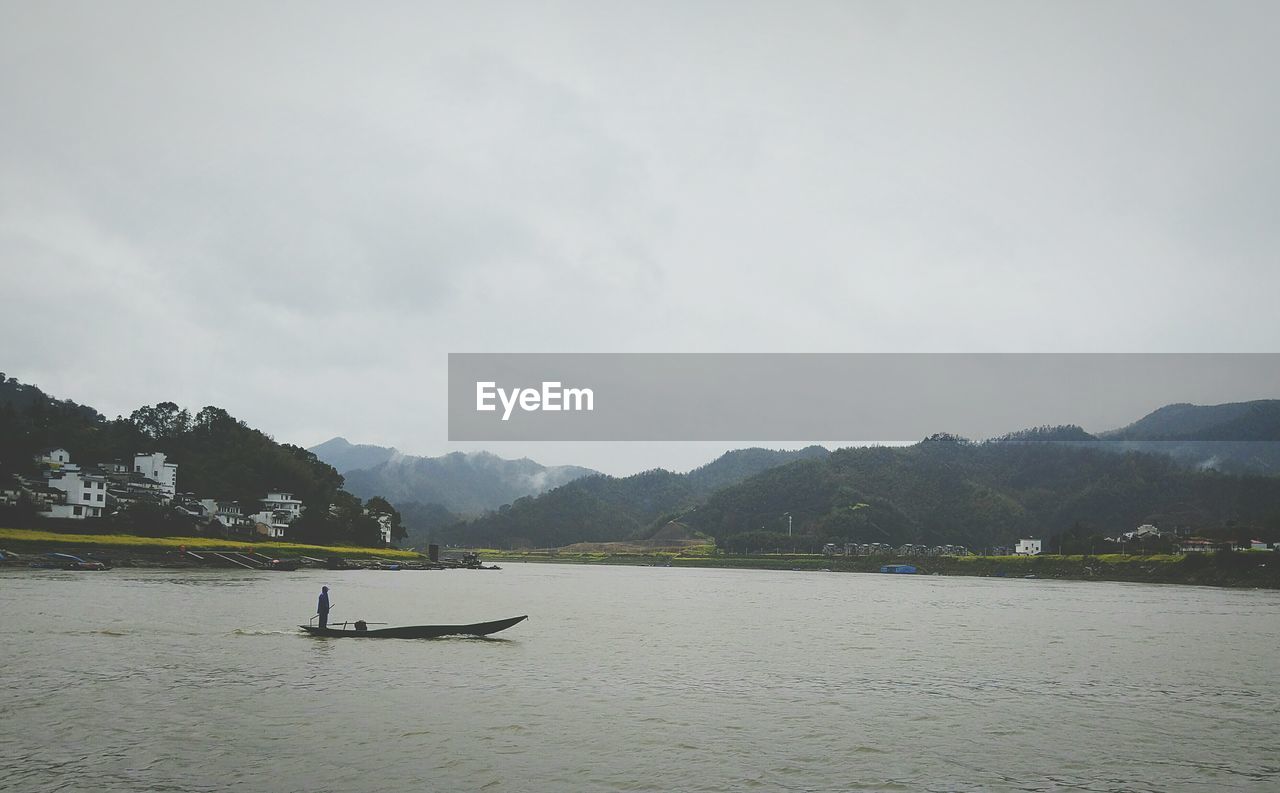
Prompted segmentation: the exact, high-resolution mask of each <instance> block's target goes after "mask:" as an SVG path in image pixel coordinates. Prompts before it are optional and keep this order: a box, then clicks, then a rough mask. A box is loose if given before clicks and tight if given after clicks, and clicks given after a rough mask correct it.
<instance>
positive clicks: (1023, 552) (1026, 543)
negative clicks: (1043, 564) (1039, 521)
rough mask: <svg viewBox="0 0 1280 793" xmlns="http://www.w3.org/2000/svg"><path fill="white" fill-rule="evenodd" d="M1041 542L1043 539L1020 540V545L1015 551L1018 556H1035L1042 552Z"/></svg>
mask: <svg viewBox="0 0 1280 793" xmlns="http://www.w3.org/2000/svg"><path fill="white" fill-rule="evenodd" d="M1041 542H1042V541H1041V540H1018V545H1017V547H1015V548H1014V549H1013V552H1014V554H1016V555H1018V556H1035V555H1037V554H1039V553H1040V544H1041Z"/></svg>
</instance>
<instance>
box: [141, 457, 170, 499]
mask: <svg viewBox="0 0 1280 793" xmlns="http://www.w3.org/2000/svg"><path fill="white" fill-rule="evenodd" d="M133 471H134V473H138V474H142V475H143V476H145V477H146V478H148V479H150V480H152V481H153V482H159V483H160V491H161V493H163V494H164V497H165V498H166V499H168V500H169V501H172V500H173V498H174V496H176V495H177V494H178V465H177V463H168V462H165V454H164V452H151V453H150V454H141V453H139V454H135V455H134V456H133Z"/></svg>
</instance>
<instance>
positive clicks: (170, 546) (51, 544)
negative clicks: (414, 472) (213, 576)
mask: <svg viewBox="0 0 1280 793" xmlns="http://www.w3.org/2000/svg"><path fill="white" fill-rule="evenodd" d="M0 550H7V551H12V552H15V553H17V554H19V555H20V556H21V557H23V559H20V560H19V561H23V560H25V558H26V557H40V556H43V555H44V554H46V553H68V554H72V555H74V556H82V557H89V556H92V557H97V558H100V559H101V558H107V559H110V561H111V564H112V565H114V566H119V567H198V566H200V563H199V561H198V560H197V559H196V558H195V557H193V556H191V555H190V554H189V553H187V552H194V553H196V554H202V553H207V552H212V551H218V552H225V553H238V554H248V555H255V554H256V555H260V556H269V557H278V558H284V559H296V558H298V557H302V556H308V557H315V558H320V559H331V558H341V559H351V560H391V561H404V562H409V561H419V560H421V559H423V557H422V555H421V554H418V553H416V552H414V551H402V550H399V549H396V548H365V547H360V546H353V545H302V544H297V543H287V542H244V541H231V540H220V539H216V538H212V537H140V536H137V535H133V534H63V533H60V532H51V531H37V530H32V529H4V528H0Z"/></svg>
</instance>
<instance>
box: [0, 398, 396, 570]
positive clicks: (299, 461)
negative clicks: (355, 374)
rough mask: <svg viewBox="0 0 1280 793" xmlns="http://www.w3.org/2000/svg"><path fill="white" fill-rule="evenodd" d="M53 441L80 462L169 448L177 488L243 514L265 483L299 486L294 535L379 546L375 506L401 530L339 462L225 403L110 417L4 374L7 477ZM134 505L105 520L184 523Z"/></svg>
mask: <svg viewBox="0 0 1280 793" xmlns="http://www.w3.org/2000/svg"><path fill="white" fill-rule="evenodd" d="M51 447H61V448H65V449H67V450H68V451H69V452H70V453H71V459H72V460H73V461H75V462H78V463H106V462H111V461H113V460H126V461H131V460H132V458H133V455H134V454H135V453H137V452H151V451H159V452H164V453H165V454H166V455H167V456H168V458H169V460H170V461H171V462H174V463H177V464H178V488H179V491H180V492H190V493H195V494H197V495H198V496H199V497H202V498H216V499H220V500H225V501H234V502H238V503H240V504H241V505H242V506H243V508H244V509H245V513H246V514H251V513H252V512H256V511H258V509H259V508H260V507H259V506H258V504H259V499H261V498H262V497H263V496H265V495H266V493H267V492H268V491H271V490H281V491H285V492H289V493H293V494H294V495H295V497H296V498H298V499H299V500H301V501H302V502H303V506H304V509H303V514H302V515H301V517H299V518H297V519H296V520H295V521H294V522H293V523H292V524H291V525H290V526H289V530H288V539H291V540H297V541H303V542H317V543H326V542H339V541H341V542H352V543H358V544H363V545H377V544H380V536H381V533H380V527H379V526H378V523H377V521H376V520H375V519H373V518H371V517H370V516H369V515H368V514H366V512H367V511H378V510H383V511H385V512H386V513H387V514H390V515H392V516H393V526H394V532H395V534H397V535H399V536H403V529H402V528H400V526H399V521H400V519H401V518H400V515H399V513H398V512H397V511H396V510H395V509H394V508H393V507H392V506H391V505H390V504H388V503H386V501H385V500H384V499H380V498H376V497H375V498H371V499H370V500H369V502H368V503H364V504H362V503H361V501H360V499H358V498H356V497H355V496H353V495H351V494H350V493H347V492H346V491H344V490H343V489H342V486H343V478H342V476H341V475H340V474H339V473H338V472H337V471H336V470H334V468H333V467H332V466H330V465H327V464H326V463H324V462H321V461H320V460H319V459H318V458H317V457H316V456H315V455H314V454H312V453H311V452H309V451H307V450H306V449H303V448H301V447H298V446H293V445H290V444H282V443H276V442H275V441H274V440H273V439H272V438H271V437H270V436H269V435H267V434H266V433H264V432H261V431H260V430H256V429H253V428H252V427H249V426H248V425H247V424H246V423H245V422H243V421H240V420H238V419H236V418H235V417H233V416H231V415H230V414H229V413H227V411H225V410H223V409H222V408H218V407H212V406H210V407H205V408H203V409H201V410H200V411H198V412H197V413H195V414H192V413H191V412H190V411H188V410H186V409H183V408H180V407H179V406H178V405H176V404H174V403H173V402H161V403H159V404H156V405H150V406H144V407H141V408H138V409H137V410H135V411H133V413H132V414H130V415H129V416H128V417H127V418H125V417H117V418H115V419H113V420H108V419H106V418H105V417H104V416H102V415H101V414H100V413H98V412H97V411H96V410H93V409H92V408H89V407H86V406H84V405H78V404H76V403H74V402H71V401H68V400H57V399H54V398H52V397H50V396H48V395H46V394H44V393H43V392H42V391H40V389H38V388H36V387H35V386H31V385H25V384H22V383H19V382H18V381H17V380H16V379H14V378H6V377H4V376H3V375H2V374H0V475H3V476H5V477H11V475H12V474H15V473H16V474H23V475H36V474H37V473H38V471H37V468H38V466H37V464H36V463H35V461H34V458H35V456H36V455H37V454H38V453H39V452H40V451H41V450H43V449H47V448H51ZM130 509H132V510H134V511H135V513H136V514H135V513H129V514H123V515H117V516H116V517H115V518H114V521H105V522H106V523H108V524H111V525H112V527H113V528H128V526H127V525H125V526H116V525H115V524H122V523H123V524H133V525H136V526H151V527H160V529H163V530H171V529H176V528H181V527H182V525H181V522H182V520H183V519H182V518H181V517H180V516H175V515H174V514H173V513H172V511H171V510H160V511H159V512H157V513H156V514H151V512H154V511H156V510H157V509H159V508H157V507H154V505H146V504H144V505H135V506H132V507H130ZM143 513H146V514H143ZM89 522H90V521H87V520H86V521H76V523H77V524H87V523H89ZM397 538H398V537H397Z"/></svg>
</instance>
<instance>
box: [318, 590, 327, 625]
mask: <svg viewBox="0 0 1280 793" xmlns="http://www.w3.org/2000/svg"><path fill="white" fill-rule="evenodd" d="M316 613H317V614H319V615H320V627H321V628H327V627H328V626H329V587H327V586H322V587H320V601H319V602H318V603H316Z"/></svg>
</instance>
